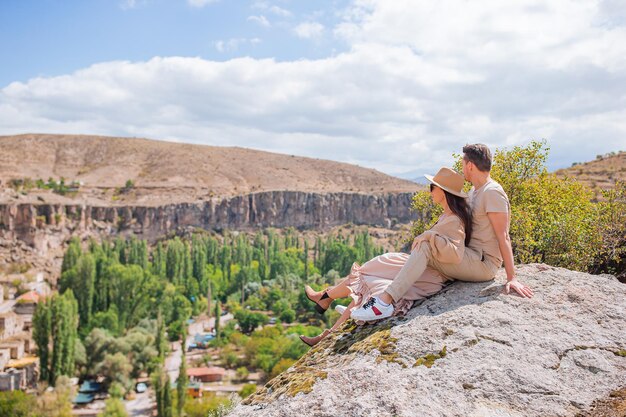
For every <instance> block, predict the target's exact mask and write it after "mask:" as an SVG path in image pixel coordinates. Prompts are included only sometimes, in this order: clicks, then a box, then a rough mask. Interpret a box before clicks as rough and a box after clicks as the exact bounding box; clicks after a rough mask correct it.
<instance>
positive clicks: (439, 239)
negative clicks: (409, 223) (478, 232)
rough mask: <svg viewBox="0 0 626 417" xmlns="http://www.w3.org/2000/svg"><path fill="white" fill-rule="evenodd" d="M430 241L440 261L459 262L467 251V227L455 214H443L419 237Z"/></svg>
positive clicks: (435, 255) (431, 247) (435, 256)
mask: <svg viewBox="0 0 626 417" xmlns="http://www.w3.org/2000/svg"><path fill="white" fill-rule="evenodd" d="M417 239H418V241H428V242H430V249H431V252H432V254H433V257H434V258H435V259H437V260H438V261H439V262H443V263H451V264H458V263H460V262H461V260H462V259H463V253H464V251H465V227H464V226H463V222H462V221H461V219H460V218H458V217H457V216H456V215H454V214H449V215H445V214H442V215H441V216H440V217H439V220H438V221H437V223H436V224H435V225H434V226H433V227H431V228H430V229H428V230H426V231H425V232H424V233H422V234H421V235H419V236H418V237H417Z"/></svg>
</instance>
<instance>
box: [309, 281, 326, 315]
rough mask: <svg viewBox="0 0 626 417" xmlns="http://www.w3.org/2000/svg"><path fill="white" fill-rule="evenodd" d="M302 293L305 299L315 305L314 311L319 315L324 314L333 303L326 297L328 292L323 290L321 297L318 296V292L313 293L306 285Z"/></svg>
mask: <svg viewBox="0 0 626 417" xmlns="http://www.w3.org/2000/svg"><path fill="white" fill-rule="evenodd" d="M304 292H305V294H306V297H307V298H308V299H309V300H311V301H313V302H314V303H315V311H317V312H318V313H320V314H324V313H325V312H326V310H328V307H330V305H331V304H332V302H333V299H332V298H330V296H329V295H328V290H324V292H323V293H322V295H321V296H319V291H315V290H314V289H313V288H311V287H309V286H308V285H307V286H305V287H304Z"/></svg>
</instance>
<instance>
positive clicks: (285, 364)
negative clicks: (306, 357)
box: [270, 359, 296, 379]
mask: <svg viewBox="0 0 626 417" xmlns="http://www.w3.org/2000/svg"><path fill="white" fill-rule="evenodd" d="M294 363H296V361H295V360H294V359H281V360H279V361H278V363H276V365H274V367H273V368H272V372H271V373H270V379H272V378H274V377H275V376H277V375H279V374H281V373H283V372H284V371H286V370H287V369H289V367H290V366H291V365H293V364H294Z"/></svg>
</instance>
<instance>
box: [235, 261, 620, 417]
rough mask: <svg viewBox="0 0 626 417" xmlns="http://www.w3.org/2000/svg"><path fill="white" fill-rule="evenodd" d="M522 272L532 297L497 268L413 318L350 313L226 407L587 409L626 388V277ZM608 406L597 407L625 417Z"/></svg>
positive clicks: (263, 411)
mask: <svg viewBox="0 0 626 417" xmlns="http://www.w3.org/2000/svg"><path fill="white" fill-rule="evenodd" d="M518 276H519V278H520V280H522V281H523V282H525V283H527V284H529V285H530V286H531V287H533V289H534V290H535V296H534V297H533V298H532V299H524V298H521V297H518V296H516V295H506V294H504V293H503V285H502V284H503V282H504V281H505V279H504V278H505V276H504V271H501V272H500V273H499V274H498V276H497V277H496V280H495V281H490V282H485V283H462V282H455V283H453V284H451V285H449V286H448V287H446V288H445V289H444V290H443V291H442V292H441V293H439V294H437V295H435V296H433V297H431V298H429V299H427V300H425V301H423V302H422V303H421V304H420V305H419V306H417V307H415V308H413V309H412V310H411V311H410V312H409V313H408V315H407V316H406V317H402V318H392V319H388V320H384V321H382V322H379V323H377V324H369V325H365V326H362V327H360V328H357V327H356V326H355V325H354V324H353V323H352V322H351V321H349V322H348V323H346V325H345V326H344V327H343V330H342V331H341V332H338V334H336V335H333V336H332V337H331V338H329V339H327V340H325V341H323V342H322V343H321V344H320V345H318V346H316V347H315V348H313V349H311V350H310V351H309V352H308V353H307V354H306V355H305V356H303V357H302V358H301V359H300V360H299V361H298V362H297V363H296V364H294V365H293V366H292V367H291V368H290V369H289V370H287V371H285V372H284V373H282V374H281V375H279V376H277V377H276V378H274V379H273V380H271V381H270V382H269V383H268V384H267V385H266V386H265V387H264V388H263V389H262V390H261V391H260V392H258V393H257V394H254V395H253V396H251V397H249V398H248V399H246V400H245V401H244V403H243V404H240V405H239V406H237V407H236V408H235V409H234V410H233V412H232V413H231V414H230V416H233V417H235V416H246V417H247V416H296V415H297V416H355V417H356V416H359V417H361V416H381V417H382V416H446V417H449V416H464V417H468V416H475V417H478V416H501V417H505V416H507V417H508V416H510V417H513V416H516V417H517V416H520V417H521V416H524V417H531V416H578V415H588V413H589V412H590V411H591V410H593V409H594V407H595V405H596V404H598V403H597V401H598V400H603V399H607V398H609V396H610V394H611V393H612V392H615V391H616V390H619V389H622V390H623V388H626V301H625V300H626V286H624V285H623V284H621V283H619V282H618V281H617V279H615V278H614V277H612V276H609V275H600V276H594V275H589V274H585V273H580V272H573V271H569V270H566V269H562V268H553V267H549V266H546V265H542V264H533V265H524V266H520V267H518ZM606 404H607V403H604V406H606ZM623 406H624V404H623V403H622V404H620V405H619V407H622V408H620V409H621V410H623ZM607 409H608V411H606V410H607ZM610 409H611V406H610V403H609V406H607V408H606V409H605V408H603V409H602V410H603V411H602V412H601V414H597V413H596V414H594V415H603V416H610V415H623V414H620V413H621V412H617V413H618V414H615V413H614V414H611V411H610Z"/></svg>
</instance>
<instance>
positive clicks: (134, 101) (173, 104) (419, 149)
mask: <svg viewBox="0 0 626 417" xmlns="http://www.w3.org/2000/svg"><path fill="white" fill-rule="evenodd" d="M0 58H1V60H2V62H3V65H1V66H0V135H1V134H19V133H33V132H39V133H75V134H99V135H110V136H125V137H146V138H152V139H159V140H169V141H177V142H189V143H199V144H207V145H217V146H242V147H249V148H255V149H262V150H267V151H272V152H279V153H286V154H297V155H303V156H309V157H315V158H324V159H332V160H337V161H343V162H348V163H353V164H358V165H361V166H366V167H371V168H375V169H378V170H380V171H383V172H386V173H389V174H392V175H398V176H403V177H407V178H414V177H418V176H419V175H420V174H422V173H425V172H431V173H432V172H435V171H436V170H437V169H438V168H439V167H440V166H442V165H449V164H451V163H452V160H451V155H452V153H453V152H458V151H459V150H460V149H461V147H462V146H463V145H464V144H465V143H468V142H484V143H487V144H488V145H490V146H492V147H493V148H501V147H511V146H515V145H524V144H526V143H528V142H529V141H530V140H533V139H542V138H545V139H546V140H547V142H548V145H549V146H550V148H551V153H550V156H549V159H548V165H549V168H550V169H557V168H561V167H566V166H569V165H571V164H572V163H573V162H581V161H588V160H593V159H594V158H595V156H596V155H597V154H604V153H607V152H611V151H618V150H626V7H625V3H624V0H597V1H596V0H594V1H591V0H589V1H585V0H581V1H575V2H573V1H570V0H551V1H549V2H548V1H540V0H508V1H506V2H502V1H501V0H481V1H479V2H467V1H464V0H440V1H438V2H432V1H427V0H393V1H390V0H342V1H339V0H337V1H330V0H329V1H295V0H249V1H228V0H212V1H211V0H169V1H166V0H110V1H105V0H89V1H86V0H82V1H60V0H57V1H52V0H40V1H29V0H20V1H2V2H0Z"/></svg>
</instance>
